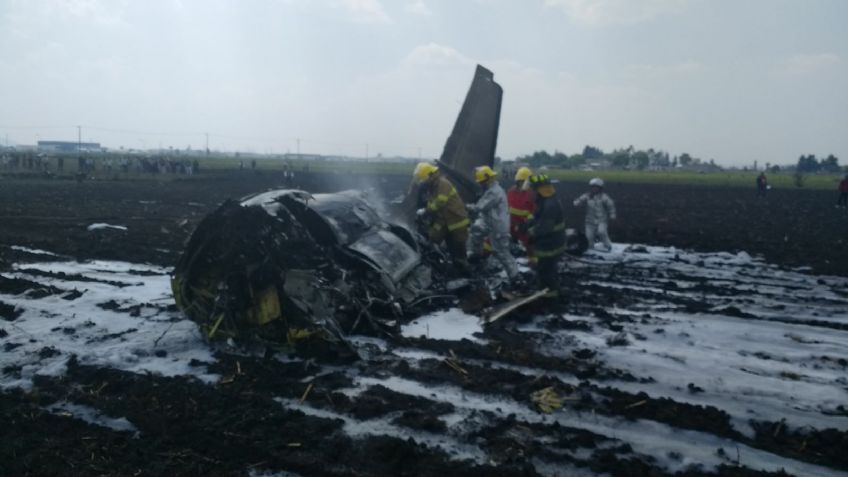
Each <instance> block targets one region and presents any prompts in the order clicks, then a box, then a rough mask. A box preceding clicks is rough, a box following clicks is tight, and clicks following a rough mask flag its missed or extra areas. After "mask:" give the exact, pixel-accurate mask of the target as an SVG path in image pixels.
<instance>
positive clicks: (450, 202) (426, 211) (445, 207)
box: [413, 162, 470, 273]
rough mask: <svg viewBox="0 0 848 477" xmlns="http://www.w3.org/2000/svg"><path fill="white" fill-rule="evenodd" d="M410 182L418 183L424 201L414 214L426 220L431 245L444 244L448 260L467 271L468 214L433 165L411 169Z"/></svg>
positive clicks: (464, 271) (459, 198)
mask: <svg viewBox="0 0 848 477" xmlns="http://www.w3.org/2000/svg"><path fill="white" fill-rule="evenodd" d="M413 179H414V180H415V181H416V182H418V183H419V184H421V186H422V187H423V188H424V193H425V197H426V201H427V205H426V207H424V208H423V209H420V210H419V211H418V215H419V216H426V217H427V218H428V219H429V224H430V226H429V230H428V235H429V238H430V240H431V241H432V242H433V243H434V244H440V243H442V242H445V245H446V246H447V249H448V253H449V254H450V256H451V260H452V261H453V263H454V266H456V267H457V268H458V269H459V270H460V271H461V272H463V273H468V272H470V267H469V265H468V256H467V253H466V250H465V247H466V242H467V241H468V226H469V220H468V211H467V210H466V209H465V204H464V203H463V202H462V198H461V197H460V196H459V193H458V192H457V191H456V187H454V186H453V184H451V182H450V181H449V180H448V179H447V177H445V176H443V175H442V173H441V172H439V168H438V167H436V166H435V165H433V164H430V163H427V162H422V163H419V164H418V165H417V166H416V167H415V171H414V172H413Z"/></svg>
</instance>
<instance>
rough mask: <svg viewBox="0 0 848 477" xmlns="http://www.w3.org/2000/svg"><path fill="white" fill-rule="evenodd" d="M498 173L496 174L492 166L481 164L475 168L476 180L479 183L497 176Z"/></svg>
mask: <svg viewBox="0 0 848 477" xmlns="http://www.w3.org/2000/svg"><path fill="white" fill-rule="evenodd" d="M496 175H497V174H495V171H493V170H492V168H491V167H489V166H480V167H476V168H474V181H475V182H477V183H478V184H480V183H482V182H486V181H488V180H489V179H491V178H493V177H495V176H496Z"/></svg>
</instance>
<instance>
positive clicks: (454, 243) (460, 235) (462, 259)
mask: <svg viewBox="0 0 848 477" xmlns="http://www.w3.org/2000/svg"><path fill="white" fill-rule="evenodd" d="M430 240H431V241H432V242H433V243H435V244H440V243H442V241H444V242H445V245H446V247H447V249H448V254H449V255H450V257H451V261H452V262H453V265H454V267H456V268H457V269H458V270H459V272H460V273H462V274H463V275H469V274H470V273H471V266H470V265H469V264H468V255H467V253H466V251H465V244H466V242H467V241H468V226H465V227H460V228H458V229H455V230H448V229H447V227H444V226H443V227H431V228H430Z"/></svg>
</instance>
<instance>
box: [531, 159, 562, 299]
mask: <svg viewBox="0 0 848 477" xmlns="http://www.w3.org/2000/svg"><path fill="white" fill-rule="evenodd" d="M527 183H528V184H529V187H530V188H531V189H533V191H534V192H535V195H536V204H535V212H533V215H532V216H531V217H530V218H529V219H528V220H527V222H525V223H524V224H523V226H522V227H521V228H522V229H523V230H526V232H527V235H528V236H529V238H530V242H531V243H532V245H533V248H534V251H535V254H536V259H537V265H536V274H537V276H538V281H539V288H540V289H544V288H547V289H548V292H547V293H546V294H545V295H544V296H545V297H546V298H557V297H559V293H560V291H559V270H558V264H559V259H560V257H562V254H563V253H564V252H565V212H564V211H563V210H562V204H560V203H559V200H557V198H556V189H554V186H553V184H551V180H550V179H549V178H548V176H546V175H544V174H537V175H532V176H530V178H529V179H528V180H527Z"/></svg>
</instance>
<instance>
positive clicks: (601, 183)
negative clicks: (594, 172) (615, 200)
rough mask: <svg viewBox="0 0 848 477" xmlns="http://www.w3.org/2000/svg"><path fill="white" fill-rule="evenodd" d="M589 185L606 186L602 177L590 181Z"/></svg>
mask: <svg viewBox="0 0 848 477" xmlns="http://www.w3.org/2000/svg"><path fill="white" fill-rule="evenodd" d="M589 185H590V186H598V187H603V186H604V180H603V179H601V178H600V177H595V178H594V179H592V180H590V181H589Z"/></svg>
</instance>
